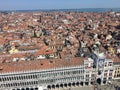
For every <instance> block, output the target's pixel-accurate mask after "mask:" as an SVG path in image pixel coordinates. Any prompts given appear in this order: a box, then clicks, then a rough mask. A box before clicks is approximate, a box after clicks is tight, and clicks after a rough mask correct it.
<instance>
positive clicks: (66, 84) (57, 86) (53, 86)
mask: <svg viewBox="0 0 120 90" xmlns="http://www.w3.org/2000/svg"><path fill="white" fill-rule="evenodd" d="M83 84H84V83H83V82H73V83H63V84H62V83H61V84H56V85H54V84H53V85H48V86H47V88H48V89H52V88H63V87H72V86H83Z"/></svg>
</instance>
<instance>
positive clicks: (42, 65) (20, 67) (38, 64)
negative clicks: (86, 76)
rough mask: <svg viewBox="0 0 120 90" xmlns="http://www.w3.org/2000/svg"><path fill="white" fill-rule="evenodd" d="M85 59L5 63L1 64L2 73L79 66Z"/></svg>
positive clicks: (0, 70) (0, 71)
mask: <svg viewBox="0 0 120 90" xmlns="http://www.w3.org/2000/svg"><path fill="white" fill-rule="evenodd" d="M84 60H85V58H71V59H68V60H67V59H66V60H65V59H55V60H54V59H52V60H37V61H35V60H34V61H23V62H12V63H4V64H0V73H10V72H19V71H30V70H42V69H50V68H60V67H69V66H78V65H82V64H83V61H84Z"/></svg>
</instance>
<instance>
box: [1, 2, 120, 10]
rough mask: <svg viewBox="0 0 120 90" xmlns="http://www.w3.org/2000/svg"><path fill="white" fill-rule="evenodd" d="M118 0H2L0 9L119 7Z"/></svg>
mask: <svg viewBox="0 0 120 90" xmlns="http://www.w3.org/2000/svg"><path fill="white" fill-rule="evenodd" d="M119 7H120V3H119V0H99V1H98V0H84V1H83V0H69V1H68V0H66V1H65V0H59V1H58V0H50V1H49V0H44V1H43V0H36V1H33V0H25V1H23V0H20V1H16V0H4V1H3V0H2V1H0V10H35V9H74V8H119Z"/></svg>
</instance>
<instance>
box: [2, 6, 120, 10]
mask: <svg viewBox="0 0 120 90" xmlns="http://www.w3.org/2000/svg"><path fill="white" fill-rule="evenodd" d="M75 9H120V7H113V8H111V7H110V8H46V9H16V10H14V9H13V10H12V9H11V10H0V11H34V10H35V11H39V10H41V11H42V10H43V11H44V10H75Z"/></svg>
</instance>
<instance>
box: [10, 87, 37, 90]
mask: <svg viewBox="0 0 120 90" xmlns="http://www.w3.org/2000/svg"><path fill="white" fill-rule="evenodd" d="M12 90H38V87H35V88H21V89H19V88H17V89H12Z"/></svg>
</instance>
